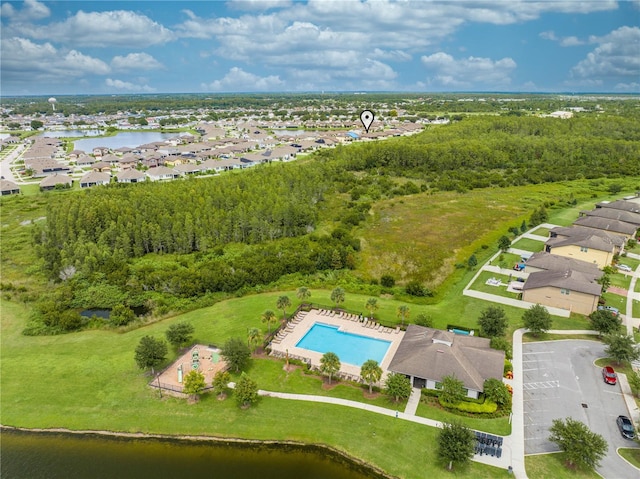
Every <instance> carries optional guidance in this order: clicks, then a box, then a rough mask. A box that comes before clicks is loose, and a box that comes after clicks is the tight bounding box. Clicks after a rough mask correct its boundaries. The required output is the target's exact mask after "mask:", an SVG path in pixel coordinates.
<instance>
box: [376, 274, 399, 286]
mask: <svg viewBox="0 0 640 479" xmlns="http://www.w3.org/2000/svg"><path fill="white" fill-rule="evenodd" d="M380 284H381V285H382V286H384V287H385V288H393V287H394V286H395V284H396V280H395V279H394V278H393V276H391V275H390V274H383V275H382V277H380Z"/></svg>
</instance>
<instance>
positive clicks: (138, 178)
mask: <svg viewBox="0 0 640 479" xmlns="http://www.w3.org/2000/svg"><path fill="white" fill-rule="evenodd" d="M146 178H147V175H145V174H144V172H142V171H138V170H136V169H133V168H129V169H126V170H122V171H121V172H120V173H118V175H117V179H118V183H140V182H142V181H145V180H146Z"/></svg>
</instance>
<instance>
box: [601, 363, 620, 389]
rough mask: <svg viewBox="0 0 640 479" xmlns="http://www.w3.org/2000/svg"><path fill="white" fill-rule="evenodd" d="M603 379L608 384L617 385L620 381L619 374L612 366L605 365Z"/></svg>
mask: <svg viewBox="0 0 640 479" xmlns="http://www.w3.org/2000/svg"><path fill="white" fill-rule="evenodd" d="M602 379H604V382H605V383H607V384H613V385H615V384H616V382H617V381H618V376H617V375H616V372H615V371H614V370H613V368H612V367H611V366H605V367H604V368H602Z"/></svg>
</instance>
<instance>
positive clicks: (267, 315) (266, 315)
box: [262, 309, 276, 334]
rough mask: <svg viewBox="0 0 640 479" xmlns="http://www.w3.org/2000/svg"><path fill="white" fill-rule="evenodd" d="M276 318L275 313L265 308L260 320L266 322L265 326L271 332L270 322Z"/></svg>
mask: <svg viewBox="0 0 640 479" xmlns="http://www.w3.org/2000/svg"><path fill="white" fill-rule="evenodd" d="M275 320H276V313H274V312H273V311H271V310H270V309H267V310H266V311H265V312H264V313H262V322H263V323H267V328H269V334H271V323H272V322H274V321H275Z"/></svg>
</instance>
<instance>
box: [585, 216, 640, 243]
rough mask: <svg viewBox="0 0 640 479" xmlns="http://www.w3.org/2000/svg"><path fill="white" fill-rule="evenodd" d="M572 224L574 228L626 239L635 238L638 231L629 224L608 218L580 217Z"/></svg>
mask: <svg viewBox="0 0 640 479" xmlns="http://www.w3.org/2000/svg"><path fill="white" fill-rule="evenodd" d="M573 224H574V225H576V226H584V227H585V228H592V229H596V230H602V231H608V232H609V233H615V234H619V235H622V236H624V237H626V238H627V239H629V238H633V237H635V233H636V230H637V229H638V228H637V227H636V226H635V225H632V224H631V223H625V222H624V221H618V220H612V219H609V218H601V217H598V216H582V217H581V218H578V219H577V220H575V221H574V222H573Z"/></svg>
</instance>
